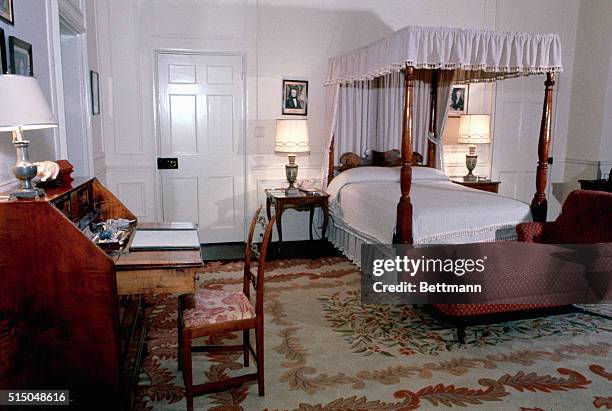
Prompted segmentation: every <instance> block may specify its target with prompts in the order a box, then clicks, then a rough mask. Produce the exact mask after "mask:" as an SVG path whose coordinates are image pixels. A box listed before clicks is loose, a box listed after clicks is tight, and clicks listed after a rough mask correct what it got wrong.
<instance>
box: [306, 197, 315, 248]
mask: <svg viewBox="0 0 612 411" xmlns="http://www.w3.org/2000/svg"><path fill="white" fill-rule="evenodd" d="M314 210H315V208H314V206H313V205H311V206H310V223H309V224H308V234H309V235H310V241H312V220H313V218H314Z"/></svg>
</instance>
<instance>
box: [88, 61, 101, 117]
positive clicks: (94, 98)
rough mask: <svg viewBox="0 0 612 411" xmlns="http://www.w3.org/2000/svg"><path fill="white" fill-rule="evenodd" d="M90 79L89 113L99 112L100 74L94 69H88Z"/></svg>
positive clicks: (95, 113)
mask: <svg viewBox="0 0 612 411" xmlns="http://www.w3.org/2000/svg"><path fill="white" fill-rule="evenodd" d="M89 74H90V77H91V78H90V80H91V114H93V115H94V116H95V115H97V114H100V76H99V75H98V73H96V72H95V71H93V70H92V71H90V72H89Z"/></svg>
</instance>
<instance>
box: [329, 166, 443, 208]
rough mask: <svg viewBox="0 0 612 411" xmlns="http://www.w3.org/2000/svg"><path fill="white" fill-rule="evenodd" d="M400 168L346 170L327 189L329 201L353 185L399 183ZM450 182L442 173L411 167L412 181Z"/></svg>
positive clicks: (433, 169)
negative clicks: (345, 187) (343, 189)
mask: <svg viewBox="0 0 612 411" xmlns="http://www.w3.org/2000/svg"><path fill="white" fill-rule="evenodd" d="M400 169H401V167H375V166H367V167H355V168H351V169H349V170H346V171H344V172H342V173H340V174H339V175H337V176H336V177H334V179H333V180H332V182H331V183H330V184H329V186H328V187H327V192H328V193H329V196H330V201H333V200H334V199H335V198H336V196H337V195H338V193H340V190H341V189H342V187H344V186H345V185H347V184H353V183H381V182H384V183H399V181H400ZM432 180H444V181H450V178H449V177H448V176H447V175H446V174H444V173H443V172H442V171H440V170H438V169H435V168H431V167H412V181H432Z"/></svg>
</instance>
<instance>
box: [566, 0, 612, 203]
mask: <svg viewBox="0 0 612 411" xmlns="http://www.w3.org/2000/svg"><path fill="white" fill-rule="evenodd" d="M569 118H570V125H569V138H568V142H567V159H566V164H565V183H563V184H559V185H558V186H557V187H556V189H557V191H558V192H559V193H560V195H563V196H565V195H566V194H567V193H569V192H570V191H571V190H573V189H576V188H578V182H577V180H578V179H594V178H599V177H602V176H604V175H606V174H608V173H609V171H610V168H611V167H612V124H611V122H610V119H612V2H611V1H609V0H582V1H581V3H580V13H579V19H578V30H577V35H576V64H575V66H574V80H573V87H572V104H571V110H570V114H569Z"/></svg>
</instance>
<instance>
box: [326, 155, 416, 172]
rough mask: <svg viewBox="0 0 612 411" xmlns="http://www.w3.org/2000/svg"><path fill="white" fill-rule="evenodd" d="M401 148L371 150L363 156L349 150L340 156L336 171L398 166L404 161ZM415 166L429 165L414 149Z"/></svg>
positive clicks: (413, 160) (413, 161)
mask: <svg viewBox="0 0 612 411" xmlns="http://www.w3.org/2000/svg"><path fill="white" fill-rule="evenodd" d="M401 160H402V156H401V153H400V151H399V150H389V151H371V152H370V154H368V155H367V156H364V157H361V156H359V155H358V154H355V153H353V152H347V153H344V154H342V155H341V156H340V165H337V166H334V171H336V172H337V173H341V172H343V171H346V170H349V169H351V168H355V167H364V166H379V167H398V166H400V165H401V163H402V161H401ZM411 163H412V165H413V166H427V165H426V164H423V156H422V155H421V154H420V153H418V152H416V151H414V152H413V153H412V162H411Z"/></svg>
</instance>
